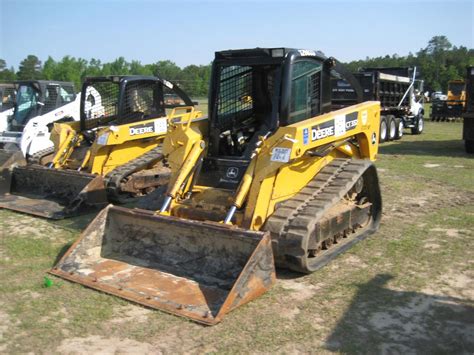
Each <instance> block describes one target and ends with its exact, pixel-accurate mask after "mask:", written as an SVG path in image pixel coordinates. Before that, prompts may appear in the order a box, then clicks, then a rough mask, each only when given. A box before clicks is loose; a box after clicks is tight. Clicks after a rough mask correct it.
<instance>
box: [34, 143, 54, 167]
mask: <svg viewBox="0 0 474 355" xmlns="http://www.w3.org/2000/svg"><path fill="white" fill-rule="evenodd" d="M52 153H54V147H48V148H45V149H41V150H40V151H38V152H36V153H34V154H32V155H31V156H30V157H29V158H28V163H30V164H40V163H41V158H43V157H45V156H47V155H49V154H52Z"/></svg>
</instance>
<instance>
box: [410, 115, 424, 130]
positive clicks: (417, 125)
mask: <svg viewBox="0 0 474 355" xmlns="http://www.w3.org/2000/svg"><path fill="white" fill-rule="evenodd" d="M423 126H424V122H423V116H422V115H418V119H417V120H416V123H415V127H413V128H412V129H411V134H421V132H423V128H424V127H423Z"/></svg>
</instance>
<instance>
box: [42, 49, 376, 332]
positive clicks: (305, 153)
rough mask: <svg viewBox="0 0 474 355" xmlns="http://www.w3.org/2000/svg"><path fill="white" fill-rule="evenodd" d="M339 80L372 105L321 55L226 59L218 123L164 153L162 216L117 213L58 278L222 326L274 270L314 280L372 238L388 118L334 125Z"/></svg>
mask: <svg viewBox="0 0 474 355" xmlns="http://www.w3.org/2000/svg"><path fill="white" fill-rule="evenodd" d="M334 72H338V73H339V74H340V75H342V76H344V77H345V79H346V80H348V81H350V82H351V84H352V86H353V87H354V88H356V90H357V92H358V96H359V98H361V97H362V91H361V89H360V86H359V85H358V83H357V81H356V80H355V79H354V78H353V77H351V75H350V74H349V73H348V72H346V70H344V68H343V67H342V66H341V65H340V64H339V63H337V62H336V61H335V60H334V59H333V58H326V57H325V56H324V55H323V54H322V53H320V52H315V51H310V50H296V49H287V48H269V49H262V48H256V49H248V50H229V51H223V52H217V53H216V57H215V60H214V62H213V67H212V82H211V87H210V97H209V120H208V121H199V122H190V121H188V123H187V124H182V125H171V126H170V129H169V132H168V135H167V137H166V139H165V142H164V144H163V154H164V155H165V158H166V160H167V162H168V164H169V166H170V169H171V178H170V182H169V184H168V188H167V191H166V194H165V195H163V196H162V203H161V209H160V210H159V211H157V212H155V213H153V212H151V211H146V210H141V209H126V208H122V207H115V206H112V205H109V206H108V207H107V208H105V209H104V210H103V211H102V212H101V213H100V214H99V215H98V216H97V217H96V219H95V220H94V221H93V222H92V223H91V224H90V225H89V226H88V228H87V229H86V230H85V231H84V232H83V234H82V235H81V237H80V238H79V239H78V240H77V241H76V243H75V244H74V245H73V246H72V247H71V248H70V249H69V250H68V251H67V253H66V254H65V255H64V256H63V257H62V259H61V260H60V261H59V262H58V264H57V265H56V266H55V267H54V268H53V269H52V271H51V272H52V273H53V274H54V275H58V276H60V277H63V278H65V279H68V280H71V281H74V282H78V283H81V284H83V285H86V286H88V287H92V288H95V289H98V290H101V291H104V292H108V293H111V294H114V295H117V296H119V297H123V298H126V299H129V300H132V301H134V302H138V303H141V304H143V305H146V306H149V307H155V308H159V309H162V310H165V311H167V312H170V313H173V314H177V315H181V316H186V317H189V318H191V319H193V320H195V321H198V322H201V323H204V324H215V323H217V322H219V321H220V320H221V319H222V317H223V316H224V314H226V313H227V312H229V311H231V310H232V309H234V308H236V307H238V306H240V305H242V304H244V303H246V302H248V301H250V300H252V299H254V298H256V297H258V296H259V295H261V294H262V293H264V292H265V291H266V290H268V289H269V288H270V287H271V285H272V284H273V282H274V281H275V264H276V266H278V267H284V268H289V269H292V270H295V271H298V272H303V273H310V272H313V271H315V270H317V269H318V268H320V267H322V266H323V265H325V264H326V263H327V262H329V261H330V260H331V259H333V258H334V257H335V256H337V255H338V254H340V253H342V252H344V251H345V250H346V249H348V248H349V247H351V246H352V245H353V244H354V243H356V242H358V241H360V240H361V239H363V238H365V237H366V236H367V235H369V234H370V233H373V232H374V231H376V230H377V228H378V225H379V221H380V217H381V208H382V201H381V196H380V191H379V183H378V178H377V173H376V169H375V166H374V165H373V163H372V161H374V160H375V159H376V156H377V150H378V137H377V135H378V132H379V126H380V104H379V102H376V101H369V102H361V103H358V104H355V105H352V106H349V107H345V108H343V109H340V110H336V111H331V96H330V94H331V84H330V77H331V74H332V73H334ZM359 100H360V99H359Z"/></svg>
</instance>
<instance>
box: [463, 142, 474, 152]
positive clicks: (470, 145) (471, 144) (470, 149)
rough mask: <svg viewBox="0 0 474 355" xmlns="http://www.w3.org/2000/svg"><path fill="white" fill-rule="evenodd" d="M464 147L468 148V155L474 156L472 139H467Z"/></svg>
mask: <svg viewBox="0 0 474 355" xmlns="http://www.w3.org/2000/svg"><path fill="white" fill-rule="evenodd" d="M464 147H465V148H466V153H468V154H474V141H473V140H470V139H466V140H465V141H464Z"/></svg>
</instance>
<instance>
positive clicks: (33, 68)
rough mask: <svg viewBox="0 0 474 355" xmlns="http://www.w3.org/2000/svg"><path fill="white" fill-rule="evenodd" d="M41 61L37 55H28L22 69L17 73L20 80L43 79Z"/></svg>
mask: <svg viewBox="0 0 474 355" xmlns="http://www.w3.org/2000/svg"><path fill="white" fill-rule="evenodd" d="M41 70H42V68H41V61H40V60H39V59H38V57H37V56H35V55H32V54H30V55H28V56H27V57H26V58H25V59H23V61H22V62H21V63H20V68H19V70H18V72H17V73H16V75H17V78H18V79H19V80H34V79H42V73H41Z"/></svg>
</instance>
